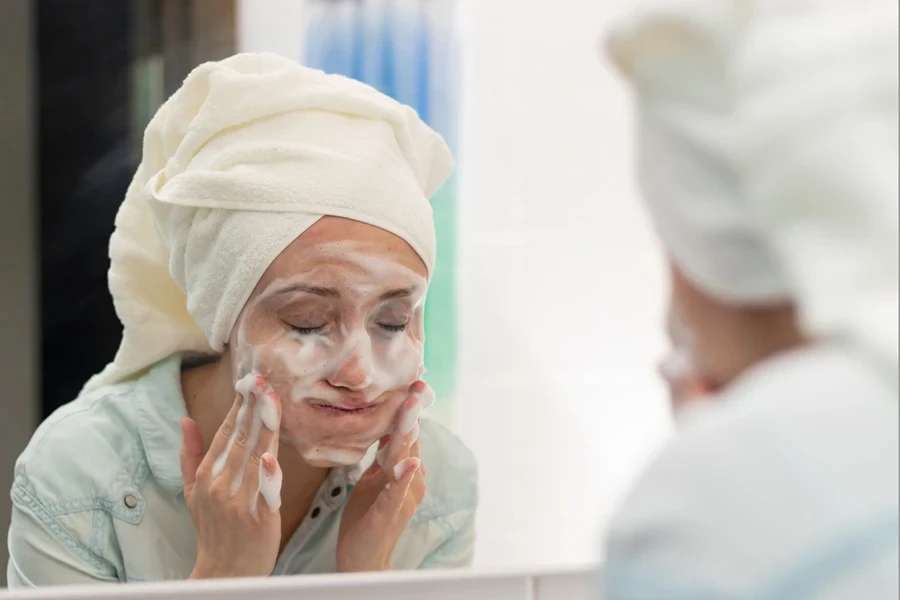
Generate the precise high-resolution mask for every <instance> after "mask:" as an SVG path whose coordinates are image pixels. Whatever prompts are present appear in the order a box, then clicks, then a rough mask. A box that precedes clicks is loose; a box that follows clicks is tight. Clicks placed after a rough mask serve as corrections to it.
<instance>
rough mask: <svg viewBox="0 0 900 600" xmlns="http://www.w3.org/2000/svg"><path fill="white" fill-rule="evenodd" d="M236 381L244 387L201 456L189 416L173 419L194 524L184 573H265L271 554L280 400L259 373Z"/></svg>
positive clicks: (276, 521) (275, 532) (277, 528)
mask: <svg viewBox="0 0 900 600" xmlns="http://www.w3.org/2000/svg"><path fill="white" fill-rule="evenodd" d="M248 381H249V383H247V385H245V386H244V389H242V387H241V384H242V383H245V382H248ZM237 387H238V389H239V390H241V391H243V392H244V393H243V394H241V393H239V394H238V395H237V398H236V399H235V402H234V405H233V406H232V407H231V411H230V412H229V413H228V416H227V417H226V418H225V421H224V422H223V423H222V426H221V427H219V431H218V432H217V433H216V437H215V438H214V439H213V441H212V444H211V445H210V447H209V451H208V452H207V453H206V455H205V456H204V454H203V441H202V439H201V437H200V430H199V428H198V427H197V423H195V422H194V421H193V420H192V419H189V418H185V419H182V421H181V426H182V434H183V443H182V447H181V473H182V477H183V478H184V498H185V503H186V504H187V507H188V511H189V512H190V514H191V520H193V522H194V527H195V528H196V530H197V563H196V566H195V567H194V571H193V573H191V579H209V578H219V577H254V576H267V575H270V574H271V573H272V569H274V567H275V560H276V559H277V558H278V549H279V546H280V543H281V515H280V512H279V508H280V493H281V468H280V467H279V466H278V461H277V459H276V458H275V457H276V456H277V453H278V433H277V432H278V428H279V424H280V421H281V404H280V402H279V399H278V396H277V395H276V394H275V393H274V392H273V391H272V389H271V387H270V386H269V385H268V383H267V382H266V381H265V379H263V378H262V377H252V376H250V377H248V378H247V379H244V380H241V382H238V386H237ZM261 494H262V495H264V496H265V498H262V499H261V498H260V495H261Z"/></svg>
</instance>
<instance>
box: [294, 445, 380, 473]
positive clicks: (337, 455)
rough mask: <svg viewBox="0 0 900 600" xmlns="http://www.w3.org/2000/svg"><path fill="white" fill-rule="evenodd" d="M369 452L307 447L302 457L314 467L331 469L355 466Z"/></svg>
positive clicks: (347, 448) (356, 449) (332, 447)
mask: <svg viewBox="0 0 900 600" xmlns="http://www.w3.org/2000/svg"><path fill="white" fill-rule="evenodd" d="M367 451H368V448H365V449H360V448H357V447H339V446H306V447H304V448H302V449H301V450H300V455H301V456H302V457H303V460H305V461H306V462H307V464H309V465H310V466H312V467H316V468H319V469H331V468H333V467H346V466H348V465H355V464H357V463H359V462H360V461H361V460H362V459H363V458H364V457H365V456H366V452H367Z"/></svg>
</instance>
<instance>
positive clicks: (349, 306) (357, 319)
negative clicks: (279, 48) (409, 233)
mask: <svg viewBox="0 0 900 600" xmlns="http://www.w3.org/2000/svg"><path fill="white" fill-rule="evenodd" d="M426 275H427V273H426V268H425V265H424V263H423V262H422V260H421V259H420V258H419V256H418V255H417V254H416V253H415V251H413V249H412V248H411V247H410V246H409V245H408V244H407V243H406V242H405V241H403V240H402V239H400V238H399V237H397V236H395V235H393V234H391V233H388V232H386V231H384V230H382V229H379V228H377V227H373V226H371V225H366V224H363V223H359V222H356V221H350V220H347V219H341V218H337V217H323V218H322V219H321V220H319V221H318V222H317V223H316V224H315V225H313V226H312V227H311V228H310V229H308V230H307V231H306V232H304V233H303V235H301V236H300V237H299V238H297V239H296V240H295V241H294V242H293V243H292V244H291V245H290V246H288V247H287V249H285V250H284V251H283V252H282V253H281V254H280V255H279V257H278V258H277V259H276V260H275V261H274V262H273V263H272V264H271V265H270V266H269V268H268V269H267V270H266V272H265V274H264V275H263V277H262V278H261V280H260V282H259V284H258V285H257V286H256V289H255V290H254V291H253V293H252V295H251V296H250V298H249V300H248V301H247V303H246V305H245V307H244V310H243V311H242V313H241V316H240V317H239V318H238V321H237V323H236V324H235V328H234V331H233V332H232V338H231V343H230V344H229V346H230V351H231V355H232V361H233V365H234V375H235V379H240V378H241V377H243V376H244V375H246V374H247V373H249V372H253V373H255V374H259V375H262V376H264V377H266V378H267V379H268V381H269V383H270V385H272V387H273V388H274V389H275V391H276V392H277V393H278V395H279V396H280V398H281V402H282V407H283V408H282V410H283V416H282V423H281V429H282V431H281V439H282V443H286V444H289V445H291V446H293V447H295V448H296V449H297V450H298V451H299V452H300V454H301V455H302V456H303V458H304V459H305V460H306V461H307V462H309V463H310V464H313V465H315V466H323V467H325V466H335V465H342V464H354V463H356V462H359V461H360V460H361V459H362V457H363V455H364V454H365V452H366V450H367V449H368V448H369V447H370V446H371V445H372V444H373V443H374V442H376V441H377V440H378V439H379V438H380V437H382V436H383V435H385V434H386V433H388V432H389V430H390V428H391V425H392V424H393V421H394V417H395V413H396V411H397V409H398V408H399V406H400V404H401V403H402V402H403V400H404V399H405V398H406V396H407V393H408V389H409V387H410V385H411V384H412V383H413V382H415V381H416V380H417V379H418V378H419V377H421V375H422V374H423V372H424V369H423V350H424V326H423V325H424V324H423V308H424V301H425V292H426V288H427V278H426Z"/></svg>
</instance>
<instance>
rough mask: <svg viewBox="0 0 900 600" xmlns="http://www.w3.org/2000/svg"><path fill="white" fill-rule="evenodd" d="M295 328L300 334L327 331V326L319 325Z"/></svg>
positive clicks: (314, 333)
mask: <svg viewBox="0 0 900 600" xmlns="http://www.w3.org/2000/svg"><path fill="white" fill-rule="evenodd" d="M293 329H294V331H296V332H297V333H299V334H300V335H316V334H317V333H322V332H323V331H325V326H324V325H319V326H318V327H294V328H293Z"/></svg>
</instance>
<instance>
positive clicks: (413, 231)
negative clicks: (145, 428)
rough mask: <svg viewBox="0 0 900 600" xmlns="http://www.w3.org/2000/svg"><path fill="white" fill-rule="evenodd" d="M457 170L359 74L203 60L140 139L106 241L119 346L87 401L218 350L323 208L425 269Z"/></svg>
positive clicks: (436, 142)
mask: <svg viewBox="0 0 900 600" xmlns="http://www.w3.org/2000/svg"><path fill="white" fill-rule="evenodd" d="M452 166H453V161H452V157H451V155H450V151H449V149H448V148H447V146H446V144H445V143H444V141H443V140H442V139H441V137H440V136H439V135H438V134H437V133H435V132H434V131H432V130H431V129H430V128H428V126H426V125H425V124H424V123H423V122H422V121H421V120H420V119H419V117H418V116H417V115H416V113H415V111H414V110H412V109H411V108H409V107H406V106H403V105H401V104H399V103H398V102H396V101H394V100H392V99H390V98H388V97H387V96H385V95H383V94H381V93H379V92H377V91H376V90H374V89H373V88H371V87H369V86H367V85H364V84H362V83H359V82H357V81H353V80H351V79H348V78H345V77H341V76H336V75H326V74H324V73H322V72H321V71H317V70H313V69H309V68H305V67H302V66H300V65H298V64H297V63H295V62H294V61H291V60H288V59H286V58H283V57H280V56H276V55H272V54H239V55H236V56H233V57H231V58H228V59H226V60H223V61H221V62H217V63H206V64H203V65H201V66H199V67H197V68H196V69H195V70H194V71H193V72H192V73H191V74H190V75H189V76H188V77H187V79H186V80H185V82H184V84H183V85H182V87H181V88H180V89H179V90H178V91H177V92H176V93H175V94H174V95H173V96H172V97H171V98H170V99H169V100H168V101H167V102H166V103H165V104H164V105H163V106H162V107H161V108H160V109H159V111H158V112H157V113H156V115H155V116H154V118H153V119H152V120H151V122H150V124H149V126H148V127H147V130H146V132H145V134H144V147H143V157H142V162H141V165H140V167H139V168H138V170H137V173H136V174H135V177H134V180H133V181H132V183H131V185H130V186H129V188H128V192H127V193H126V196H125V201H124V202H123V204H122V207H121V208H120V210H119V214H118V215H117V217H116V229H115V232H114V233H113V236H112V238H111V239H110V258H111V266H110V271H109V287H110V292H111V293H112V296H113V300H114V302H115V307H116V312H117V314H118V316H119V319H120V320H121V321H122V324H123V325H124V334H123V338H122V343H121V346H120V347H119V351H118V353H117V354H116V357H115V360H114V361H113V362H112V363H111V364H109V365H108V366H107V367H106V369H104V371H103V372H102V373H100V374H99V375H97V376H95V377H93V378H92V379H91V380H90V381H89V382H88V383H87V385H86V386H85V389H84V391H83V392H82V393H84V392H87V391H90V390H93V389H96V388H98V387H101V386H104V385H109V384H112V383H116V382H119V381H123V380H126V379H129V378H133V377H135V376H137V375H139V374H140V373H141V372H143V371H144V370H145V369H146V368H147V367H149V366H151V365H153V364H155V363H156V362H158V361H159V360H162V359H164V358H166V357H167V356H170V355H171V354H173V353H175V352H179V351H186V352H201V353H211V352H220V351H222V349H223V348H224V346H225V345H226V344H227V342H228V338H229V336H230V334H231V330H232V328H233V326H234V324H235V321H236V320H237V318H238V316H239V313H240V311H241V309H242V307H243V305H244V303H245V302H246V300H247V298H248V297H249V296H250V293H251V292H252V291H253V288H254V287H255V285H256V283H257V282H258V281H259V278H260V277H261V276H262V274H263V272H264V271H265V270H266V268H267V267H268V266H269V264H271V262H272V261H273V260H274V259H275V258H276V257H277V256H278V254H279V253H281V251H282V250H284V248H285V247H286V246H287V245H288V244H290V243H291V242H292V241H293V240H295V239H296V238H297V237H298V236H299V235H300V234H301V233H303V232H304V231H305V230H306V229H307V228H309V227H310V226H311V225H313V224H314V223H315V222H316V221H317V220H318V219H319V218H321V216H323V215H332V216H339V217H346V218H349V219H354V220H357V221H361V222H364V223H368V224H371V225H375V226H377V227H380V228H382V229H385V230H387V231H390V232H391V233H394V234H396V235H397V236H399V237H400V238H402V239H404V240H405V241H406V242H408V243H409V244H410V246H412V248H413V249H414V250H415V251H416V252H417V253H418V254H419V256H420V257H421V258H422V260H423V261H424V263H425V265H426V268H427V269H428V273H429V275H430V274H431V273H432V271H433V269H434V258H435V235H434V222H433V219H432V213H431V206H430V204H429V201H428V199H429V198H430V197H431V196H432V195H433V194H434V193H435V192H436V191H437V190H438V189H439V188H440V186H441V185H442V184H443V183H444V181H445V180H446V179H447V177H448V176H449V174H450V172H451V170H452Z"/></svg>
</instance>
